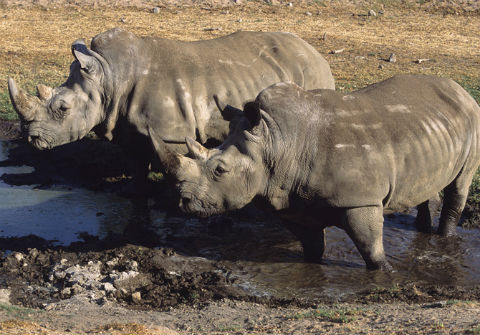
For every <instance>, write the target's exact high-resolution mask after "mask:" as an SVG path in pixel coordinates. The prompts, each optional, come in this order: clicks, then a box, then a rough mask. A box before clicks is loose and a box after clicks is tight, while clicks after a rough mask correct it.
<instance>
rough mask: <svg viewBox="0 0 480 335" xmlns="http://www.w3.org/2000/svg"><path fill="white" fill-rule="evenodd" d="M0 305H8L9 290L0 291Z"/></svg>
mask: <svg viewBox="0 0 480 335" xmlns="http://www.w3.org/2000/svg"><path fill="white" fill-rule="evenodd" d="M0 304H3V305H10V290H9V289H6V288H2V289H0Z"/></svg>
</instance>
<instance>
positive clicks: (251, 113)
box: [243, 101, 262, 129]
mask: <svg viewBox="0 0 480 335" xmlns="http://www.w3.org/2000/svg"><path fill="white" fill-rule="evenodd" d="M243 113H244V114H245V117H246V118H247V120H248V122H249V123H250V126H251V127H252V129H253V128H255V127H256V126H258V125H259V123H260V120H261V118H262V116H261V113H260V108H259V106H258V104H257V103H256V102H254V101H252V102H247V103H246V104H245V106H243Z"/></svg>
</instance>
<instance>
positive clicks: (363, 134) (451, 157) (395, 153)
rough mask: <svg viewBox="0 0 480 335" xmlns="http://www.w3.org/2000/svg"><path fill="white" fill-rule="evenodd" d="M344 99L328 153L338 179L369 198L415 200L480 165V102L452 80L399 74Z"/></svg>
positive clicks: (393, 204)
mask: <svg viewBox="0 0 480 335" xmlns="http://www.w3.org/2000/svg"><path fill="white" fill-rule="evenodd" d="M344 99H346V100H344ZM356 100H358V101H356ZM342 101H345V102H346V103H345V105H344V106H345V109H341V108H340V107H337V108H336V114H337V117H336V123H335V126H334V127H333V129H332V133H331V134H332V145H331V146H330V147H328V149H329V150H328V153H327V155H329V158H328V159H330V160H331V162H329V164H331V165H333V166H336V168H335V171H336V172H335V177H334V179H335V180H336V181H337V183H340V184H342V185H343V184H345V183H351V187H346V186H343V189H345V191H346V192H352V193H356V194H357V196H358V197H361V198H362V199H363V200H362V201H366V200H367V199H368V200H367V201H373V199H374V198H376V199H377V200H378V199H381V200H382V202H383V203H384V206H385V207H386V208H390V209H393V210H396V209H402V208H407V207H412V206H415V205H418V204H419V203H421V202H423V201H425V200H427V199H429V198H431V197H433V196H434V195H435V194H436V193H438V192H439V191H441V190H442V189H443V188H445V187H446V186H447V185H448V184H450V183H451V182H452V181H453V180H454V179H455V177H456V176H457V175H458V174H459V172H460V171H461V170H462V169H469V168H472V167H475V168H476V166H477V165H478V161H479V148H478V144H479V136H480V119H479V117H480V110H479V108H478V106H477V104H476V103H475V101H474V100H473V98H472V97H470V96H469V95H468V93H466V92H465V90H463V89H462V88H461V87H460V86H459V85H458V84H456V83H455V82H453V81H451V80H447V79H442V78H437V77H427V76H399V77H394V78H393V79H390V80H388V81H386V82H384V83H382V84H379V85H374V86H371V87H369V88H367V89H365V90H362V91H359V92H356V93H354V94H352V95H344V96H343V97H342ZM360 108H361V109H360ZM333 166H330V171H332V172H333ZM342 197H343V198H346V199H348V198H349V196H348V195H346V194H343V195H342ZM356 201H359V199H356Z"/></svg>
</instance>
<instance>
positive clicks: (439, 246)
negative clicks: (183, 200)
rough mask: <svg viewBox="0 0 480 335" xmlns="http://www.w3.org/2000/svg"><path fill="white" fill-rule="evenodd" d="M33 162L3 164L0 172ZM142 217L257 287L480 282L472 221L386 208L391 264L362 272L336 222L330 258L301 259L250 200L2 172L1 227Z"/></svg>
mask: <svg viewBox="0 0 480 335" xmlns="http://www.w3.org/2000/svg"><path fill="white" fill-rule="evenodd" d="M10 145H11V144H10V143H9V142H6V141H4V142H0V161H2V160H4V159H6V158H7V153H8V149H9V147H10ZM31 171H32V169H31V168H29V167H0V175H1V174H3V173H28V172H31ZM138 217H142V218H143V219H142V220H143V223H142V225H145V224H146V225H147V226H148V227H147V230H146V234H153V235H155V236H156V237H155V241H158V246H159V247H170V248H173V249H174V250H175V251H176V252H177V253H179V254H181V255H184V256H187V257H188V259H189V260H188V261H189V262H196V261H198V262H205V261H206V260H207V261H208V262H212V263H214V264H215V267H217V268H219V269H220V270H221V271H222V273H225V274H226V275H227V276H228V277H230V278H231V279H236V281H235V283H236V285H237V286H239V287H241V288H243V289H244V290H247V291H248V292H249V293H250V294H254V295H258V296H276V297H286V298H291V297H298V298H303V297H307V298H315V297H320V296H329V297H332V299H340V298H341V297H342V296H344V295H347V294H352V293H355V292H358V291H361V290H363V289H365V288H374V287H377V286H378V287H386V288H389V287H392V286H395V285H402V284H405V283H422V284H442V285H458V286H470V285H480V230H478V229H472V230H464V229H461V228H458V232H459V238H454V239H443V238H440V237H438V236H436V235H429V234H422V233H418V232H416V231H415V229H414V223H413V221H414V217H413V216H411V215H406V214H401V215H400V214H399V215H392V216H387V217H386V221H385V229H384V245H385V250H386V253H387V257H388V259H389V261H390V262H391V263H392V265H393V267H394V268H395V269H396V272H394V273H382V272H378V271H376V272H368V271H366V270H365V267H364V262H363V260H362V258H361V257H360V255H359V253H358V251H357V250H356V248H355V246H354V245H353V242H352V241H351V240H350V239H349V238H348V236H347V235H346V234H345V233H344V232H343V231H342V230H340V229H336V228H329V229H328V230H327V249H326V252H325V263H326V264H322V265H320V264H307V263H304V262H303V256H302V250H301V247H300V243H299V242H298V241H297V240H295V238H294V237H293V236H292V235H291V234H290V233H289V232H288V231H287V230H286V229H285V228H283V227H282V226H281V225H280V224H279V223H278V222H277V219H275V218H273V217H269V216H268V215H267V214H265V213H259V212H257V211H255V210H249V209H247V210H244V211H242V212H241V213H237V214H232V215H229V216H219V217H213V218H209V219H195V218H188V217H182V216H178V215H177V216H170V215H168V214H167V213H166V212H165V211H164V210H162V209H158V208H152V207H150V208H149V207H148V206H147V205H145V206H140V208H139V206H138V205H134V204H133V203H132V202H131V201H130V200H128V199H125V198H122V197H120V196H117V195H115V194H112V193H107V192H93V191H88V190H85V189H79V188H70V187H67V186H64V185H56V186H52V187H49V188H48V189H39V188H36V187H35V186H10V185H6V184H5V183H3V182H2V181H1V180H0V237H21V236H26V235H29V234H34V235H37V236H39V237H42V238H44V239H46V240H55V241H56V243H57V244H62V245H69V244H70V243H71V242H74V241H78V240H80V239H81V238H80V235H81V233H88V234H90V235H93V236H98V237H100V238H103V237H105V236H106V235H107V234H108V233H111V232H113V233H117V234H121V233H122V232H123V231H124V230H125V228H126V227H127V225H129V224H131V223H132V222H135V220H137V219H138ZM127 237H128V236H127Z"/></svg>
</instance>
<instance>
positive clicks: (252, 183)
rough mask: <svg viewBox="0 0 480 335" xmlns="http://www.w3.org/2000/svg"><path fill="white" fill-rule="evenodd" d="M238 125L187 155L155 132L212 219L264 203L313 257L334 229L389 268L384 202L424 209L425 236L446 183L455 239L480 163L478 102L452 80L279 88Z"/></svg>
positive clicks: (189, 200) (405, 78) (187, 195)
mask: <svg viewBox="0 0 480 335" xmlns="http://www.w3.org/2000/svg"><path fill="white" fill-rule="evenodd" d="M223 113H224V114H225V115H228V114H232V113H233V112H232V108H231V107H226V108H223ZM229 118H230V119H231V118H232V116H231V115H230V116H229ZM236 123H237V125H236V127H235V128H234V129H233V130H232V131H231V132H230V134H229V136H228V137H227V139H226V140H225V141H224V142H223V143H222V144H221V145H220V146H218V147H217V148H214V149H211V150H208V149H206V148H204V147H203V146H202V145H201V144H200V143H198V142H195V141H194V140H192V139H189V140H188V142H187V144H188V147H189V150H190V153H189V157H186V156H182V155H180V154H176V153H172V152H171V151H169V150H168V148H166V147H165V145H164V143H163V142H162V141H161V138H160V137H159V136H158V134H157V133H156V132H155V131H154V130H151V138H152V142H153V144H154V146H155V147H156V149H157V153H158V155H159V157H160V159H161V160H162V161H163V162H164V164H165V165H166V166H167V167H168V170H169V172H170V173H171V174H172V175H173V176H174V177H175V178H176V180H177V181H178V183H177V187H178V189H179V192H180V195H181V201H180V207H181V209H182V210H183V211H185V212H187V213H193V214H196V215H200V216H208V215H212V214H215V213H221V212H225V211H227V210H234V209H238V208H242V207H243V206H245V205H246V204H248V203H250V202H252V201H256V202H259V203H263V204H265V205H266V206H267V207H269V208H272V209H274V210H275V211H277V212H278V214H280V215H281V216H282V217H283V218H284V219H285V222H286V223H287V225H288V227H289V228H290V229H291V230H292V231H293V233H295V234H296V235H297V236H298V238H299V239H300V240H301V242H302V245H303V249H304V255H305V258H306V259H307V260H313V261H320V260H321V259H322V256H323V252H324V248H325V236H324V228H325V227H327V226H332V225H333V226H337V227H340V228H342V229H344V230H345V231H346V232H347V233H348V235H349V236H350V237H351V238H352V240H353V241H354V243H355V245H356V246H357V248H358V250H359V251H360V253H361V255H362V256H363V259H364V260H365V262H366V265H367V268H368V269H391V266H390V264H389V263H388V261H387V260H386V257H385V253H384V249H383V241H382V231H383V213H384V209H385V210H393V211H398V210H400V209H405V208H410V207H413V206H416V205H419V206H418V209H419V213H418V216H417V227H418V228H419V229H420V230H424V231H428V230H430V228H431V226H432V218H431V213H430V212H429V209H428V199H431V198H433V197H435V195H436V194H437V193H438V192H440V191H442V190H443V191H444V201H443V208H442V212H441V216H440V223H439V227H438V233H439V234H441V235H443V236H450V235H454V234H455V233H456V225H457V222H458V220H459V217H460V215H461V213H462V210H463V208H464V205H465V201H466V198H467V193H468V190H469V186H470V183H471V181H472V176H473V174H474V173H475V171H476V170H477V167H478V165H479V162H480V108H479V106H478V105H477V103H476V102H475V100H474V99H473V98H472V97H471V96H470V95H469V94H468V93H467V92H466V91H465V90H464V89H463V88H461V87H460V86H459V85H458V84H457V83H455V82H454V81H452V80H449V79H444V78H438V77H433V76H421V75H418V76H413V75H402V76H396V77H393V78H391V79H388V80H386V81H383V82H381V83H378V84H375V85H371V86H368V87H367V88H364V89H361V90H358V91H356V92H353V93H340V92H336V91H331V90H314V91H310V92H308V91H305V90H303V89H302V88H300V87H299V86H298V85H295V84H293V83H278V84H275V85H272V86H270V87H268V88H266V89H265V90H263V91H262V92H261V93H260V94H259V95H258V96H257V98H256V100H255V102H252V103H247V104H246V105H245V107H244V115H243V116H242V117H241V118H240V119H239V120H237V122H236Z"/></svg>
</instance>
